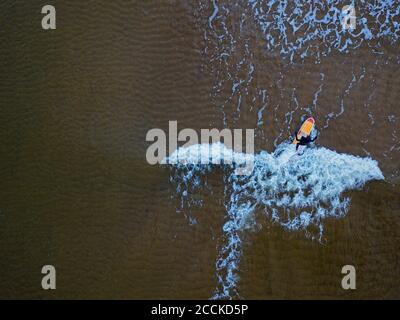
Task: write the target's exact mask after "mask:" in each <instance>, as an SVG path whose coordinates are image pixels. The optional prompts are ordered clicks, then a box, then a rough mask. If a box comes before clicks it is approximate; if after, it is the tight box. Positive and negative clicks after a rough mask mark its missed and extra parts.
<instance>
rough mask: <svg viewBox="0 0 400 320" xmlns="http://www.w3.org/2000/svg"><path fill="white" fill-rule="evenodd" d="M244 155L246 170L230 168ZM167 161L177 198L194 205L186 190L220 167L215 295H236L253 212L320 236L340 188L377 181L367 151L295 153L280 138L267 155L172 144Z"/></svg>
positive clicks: (338, 207)
mask: <svg viewBox="0 0 400 320" xmlns="http://www.w3.org/2000/svg"><path fill="white" fill-rule="evenodd" d="M202 159H203V162H202ZM204 159H209V160H211V159H212V163H210V164H206V163H205V162H204ZM232 159H233V161H231V160H232ZM249 159H250V160H252V161H254V162H253V163H254V166H253V170H252V171H251V173H249V174H248V175H238V174H236V170H235V169H236V168H237V166H241V165H243V163H244V162H246V161H249ZM226 160H228V161H226ZM167 163H173V164H170V166H171V167H173V170H172V171H171V172H172V174H171V180H172V181H173V182H174V183H175V185H176V193H177V196H178V197H180V199H181V201H182V204H184V203H186V204H188V205H200V206H201V205H202V203H198V202H196V201H197V200H196V199H191V195H192V194H194V193H195V192H199V191H201V190H202V189H203V187H205V186H204V185H203V184H202V183H201V181H202V179H201V178H202V176H204V175H208V174H210V173H211V172H212V171H213V169H215V168H216V167H223V170H222V171H223V179H224V184H225V223H224V226H223V233H224V244H223V246H222V247H221V248H220V249H219V255H218V257H217V259H216V270H217V279H218V286H217V289H216V291H215V294H214V296H213V298H216V299H219V298H232V297H235V296H236V297H238V296H239V293H238V292H237V290H236V285H237V282H238V280H239V272H238V271H239V263H240V258H241V255H242V251H243V237H242V235H243V232H245V231H246V230H247V231H249V230H250V231H251V230H253V229H254V228H255V227H259V226H258V225H257V222H256V217H257V216H260V215H261V216H262V217H263V218H265V219H266V221H267V222H269V223H273V224H276V225H279V226H281V227H282V228H284V229H286V230H303V231H304V233H305V235H306V236H307V237H310V238H313V239H317V240H321V237H322V235H323V230H324V227H323V226H324V220H325V219H326V218H338V217H342V216H343V215H345V214H346V213H347V211H348V209H349V206H350V198H349V197H348V196H345V195H344V192H345V191H347V190H353V189H360V188H362V187H363V186H364V184H365V183H367V182H368V181H370V180H382V179H384V176H383V174H382V172H381V170H380V169H379V167H378V163H377V162H376V161H375V160H373V159H371V158H369V157H366V158H361V157H357V156H353V155H349V154H339V153H337V152H335V151H332V150H329V149H326V148H323V147H318V148H317V147H314V148H309V149H307V150H306V152H305V153H304V154H303V155H302V156H297V154H296V152H295V147H294V145H291V144H288V143H286V142H285V143H282V144H280V145H279V146H278V147H277V148H276V150H275V151H274V152H273V153H268V152H266V151H262V152H260V153H258V154H255V155H250V154H244V153H237V152H233V151H232V150H230V149H228V148H226V147H225V146H224V145H223V144H222V143H214V144H211V145H209V144H200V145H199V144H197V145H193V146H190V147H187V148H178V149H177V150H176V151H175V152H174V154H172V155H171V156H170V157H169V158H166V159H164V164H167ZM224 163H225V164H224ZM208 187H209V186H208ZM191 219H193V217H191Z"/></svg>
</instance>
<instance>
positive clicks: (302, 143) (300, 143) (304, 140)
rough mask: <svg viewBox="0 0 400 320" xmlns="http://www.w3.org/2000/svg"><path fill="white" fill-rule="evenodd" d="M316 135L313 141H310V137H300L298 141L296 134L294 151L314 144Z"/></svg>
mask: <svg viewBox="0 0 400 320" xmlns="http://www.w3.org/2000/svg"><path fill="white" fill-rule="evenodd" d="M317 138H318V135H316V136H315V138H314V139H311V136H307V137H301V138H300V139H299V137H298V136H297V134H296V139H297V141H298V142H297V144H296V150H297V149H298V148H299V146H306V145H308V144H309V143H311V142H314V141H315V140H317Z"/></svg>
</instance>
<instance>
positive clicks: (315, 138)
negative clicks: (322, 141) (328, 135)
mask: <svg viewBox="0 0 400 320" xmlns="http://www.w3.org/2000/svg"><path fill="white" fill-rule="evenodd" d="M317 138H318V134H317V135H316V136H315V137H314V138H313V139H311V140H310V142H314V141H315V140H317Z"/></svg>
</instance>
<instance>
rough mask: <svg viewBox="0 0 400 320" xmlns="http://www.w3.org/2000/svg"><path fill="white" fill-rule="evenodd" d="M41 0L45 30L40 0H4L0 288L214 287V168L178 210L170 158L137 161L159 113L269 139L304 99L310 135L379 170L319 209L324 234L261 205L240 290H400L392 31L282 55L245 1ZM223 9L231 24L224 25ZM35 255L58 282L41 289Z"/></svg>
mask: <svg viewBox="0 0 400 320" xmlns="http://www.w3.org/2000/svg"><path fill="white" fill-rule="evenodd" d="M52 4H53V5H54V6H55V7H56V9H57V30H51V31H43V30H42V29H41V24H40V22H41V17H42V16H41V14H40V10H41V5H42V4H41V3H40V2H37V1H29V2H24V3H22V2H15V1H3V2H2V3H1V5H0V9H1V10H0V16H1V21H3V24H2V28H1V30H0V37H1V40H2V41H1V42H2V46H1V48H0V57H1V62H0V65H1V76H0V79H1V81H0V83H1V86H0V97H1V99H0V103H1V111H2V112H1V117H0V119H1V126H0V135H1V148H0V150H1V153H0V159H1V160H0V168H1V170H0V256H1V259H0V298H46V299H47V298H84V299H85V298H112V299H119V298H123V299H135V298H144V299H150V298H157V299H160V298H161V299H164V298H169V299H184V298H200V299H207V298H210V297H211V296H212V295H213V294H214V291H215V288H216V287H217V274H216V270H215V261H216V257H217V256H218V252H219V250H220V247H221V245H222V243H223V241H224V236H223V232H222V226H223V224H224V221H225V219H226V218H225V209H224V206H223V204H224V197H225V195H224V186H223V181H222V179H221V173H220V172H218V171H217V172H215V173H212V174H210V176H209V179H210V184H211V185H213V193H212V195H210V194H208V193H206V192H205V193H204V194H202V195H198V196H199V197H202V199H203V200H204V205H203V206H200V207H197V208H193V209H192V210H191V212H190V213H189V212H185V211H183V212H182V210H178V208H179V201H180V200H179V197H177V196H176V194H175V185H174V184H173V183H171V182H170V174H171V172H170V171H169V170H168V168H165V167H160V166H150V165H149V164H148V163H147V162H146V159H145V153H146V149H147V147H148V145H149V143H148V142H146V141H145V136H146V133H147V131H148V130H149V129H151V128H163V129H165V130H166V129H167V128H168V121H169V120H178V125H179V128H185V127H189V128H193V129H196V130H199V129H200V128H211V127H217V128H222V127H224V126H226V127H229V128H256V150H257V151H260V150H268V151H269V152H271V151H273V149H274V148H275V146H276V145H278V144H279V143H281V142H282V141H284V140H285V139H287V137H288V136H289V135H290V133H291V132H293V131H294V130H295V127H296V126H297V125H298V124H299V121H300V117H301V116H302V115H304V114H307V112H308V111H307V110H306V107H307V106H312V107H311V111H312V114H313V116H314V117H315V118H316V119H317V125H319V126H318V128H319V129H320V138H319V139H318V145H319V146H324V147H326V148H329V149H332V150H336V151H337V152H340V153H348V154H352V155H359V156H363V157H365V156H367V155H370V156H371V157H372V158H373V159H375V160H377V161H378V164H379V167H380V169H381V170H382V172H383V174H384V175H385V180H384V181H371V182H368V183H367V184H366V185H365V186H364V187H363V188H362V189H360V190H353V191H347V195H348V196H350V197H351V203H350V209H349V211H348V212H347V214H346V215H345V216H344V217H342V218H339V219H327V221H326V222H325V227H324V234H323V239H322V241H315V240H310V239H309V238H308V237H306V236H305V234H304V232H303V231H293V232H288V231H286V230H284V229H283V228H282V227H280V226H278V225H275V224H273V223H269V222H266V221H264V222H262V223H261V225H262V227H261V228H260V229H259V230H258V231H257V232H245V233H244V235H243V237H244V246H243V254H242V257H241V260H240V268H239V270H240V280H239V281H238V284H237V292H238V296H240V297H242V298H246V299H276V298H290V299H293V298H300V299H304V298H324V299H325V298H337V299H349V298H350V299H354V298H374V299H381V298H397V299H398V298H400V280H399V279H400V262H399V261H400V250H399V249H400V245H399V243H400V231H399V230H400V200H399V199H400V188H399V169H400V167H399V160H400V153H399V137H398V131H399V116H400V114H399V107H398V104H399V101H400V91H399V88H400V68H399V66H400V65H399V63H398V61H399V60H398V57H399V55H400V48H399V45H398V43H399V42H394V43H391V42H390V41H388V40H387V41H386V40H382V44H381V46H380V47H379V51H380V52H382V53H383V54H374V53H372V49H371V48H370V46H369V45H367V44H362V45H361V46H360V47H359V48H356V49H352V50H350V52H349V53H340V52H331V53H329V54H327V56H326V57H323V58H321V61H320V63H315V58H313V57H309V58H306V59H304V61H295V62H293V63H290V61H289V60H288V59H287V58H284V57H282V56H281V55H280V54H279V51H278V53H277V52H276V50H275V51H274V50H270V51H269V50H266V47H265V46H266V43H265V38H264V36H263V34H262V32H260V31H259V30H258V29H257V28H256V27H254V29H252V28H251V26H252V25H253V24H254V23H253V22H252V19H251V18H252V16H251V14H250V13H249V11H248V10H249V9H248V8H247V7H246V6H244V5H243V6H234V5H232V7H230V10H231V11H230V12H231V14H230V15H229V16H224V15H223V10H222V7H221V6H222V2H220V3H218V5H219V14H218V15H216V16H215V18H214V19H211V20H210V17H212V13H213V10H214V9H213V5H212V3H211V2H210V3H208V2H206V1H201V2H199V3H198V2H190V3H189V2H185V1H133V2H127V1H112V2H106V1H85V2H82V1H80V2H78V1H68V2H65V1H63V2H62V1H53V2H52ZM226 6H229V5H227V4H226ZM242 14H245V16H246V17H249V18H248V19H247V20H246V21H247V22H244V23H243V26H244V27H243V29H242V30H240V29H239V28H238V25H239V21H241V19H242V18H241V17H243V15H242ZM4 21H6V23H4ZM224 23H225V27H226V28H227V30H228V33H227V34H230V35H231V36H232V37H228V36H227V37H226V38H218V34H219V35H221V34H222V33H219V32H220V31H221V30H224ZM229 39H234V40H235V41H236V42H235V46H234V48H233V47H232V46H231V42H230V40H229ZM228 40H229V41H228ZM224 41H228V42H229V43H224ZM371 43H372V42H371ZM246 44H247V47H246ZM372 45H374V44H373V43H372V44H371V46H372ZM227 48H228V49H232V54H231V55H230V57H229V58H228V59H227V60H223V59H224V58H221V56H220V54H221V52H223V51H224V50H226V49H227ZM233 49H234V50H233ZM246 50H247V51H246ZM216 57H217V58H216ZM242 59H244V61H245V63H244V64H243V65H245V66H249V65H250V64H253V65H254V68H255V71H254V73H253V77H252V78H250V77H249V76H248V69H246V68H244V69H241V65H239V67H238V65H237V64H238V63H239V62H240V61H241V60H242ZM321 74H323V76H322V75H321ZM354 78H355V79H356V80H355V81H354V82H352V79H354ZM237 79H244V82H243V85H241V86H239V87H238V90H237V91H235V92H233V93H232V85H233V83H235V80H237ZM321 86H322V87H321ZM319 88H321V91H320V92H319V93H318V94H317V95H316V92H318V89H319ZM264 89H265V90H267V93H268V102H267V103H265V101H263V98H262V97H263V94H262V90H264ZM346 90H347V91H346ZM241 95H242V98H240V99H241V100H240V104H239V96H241ZM294 95H295V97H296V99H294ZM315 97H317V100H316V103H315V105H313V101H314V98H315ZM295 101H297V105H298V107H296V103H295ZM342 101H344V104H345V110H344V112H343V113H340V110H341V102H342ZM238 104H239V105H240V112H238V111H237V106H238ZM265 104H266V108H265V111H264V113H263V114H262V121H263V123H262V124H261V125H259V126H258V125H257V123H258V120H259V119H258V111H259V110H260V109H261V108H262V106H263V105H265ZM291 111H294V112H293V114H292V117H291V118H290V119H289V118H288V117H287V113H288V112H291ZM331 112H333V114H334V116H332V117H330V116H328V115H329V114H330V113H331ZM371 117H372V118H373V122H372V120H371ZM224 119H225V124H224ZM328 119H329V120H328ZM195 196H197V195H195ZM188 215H193V216H195V217H196V219H197V223H196V224H194V225H191V224H190V223H188V219H187V216H188ZM46 264H51V265H54V266H55V267H56V270H57V289H56V290H55V291H44V290H42V289H41V279H42V275H41V273H40V271H41V268H42V266H43V265H46ZM346 264H351V265H354V266H355V267H356V269H357V289H356V290H353V291H352V290H350V291H345V290H343V289H342V288H341V285H340V283H341V279H342V274H341V268H342V266H343V265H346Z"/></svg>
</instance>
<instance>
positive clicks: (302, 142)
mask: <svg viewBox="0 0 400 320" xmlns="http://www.w3.org/2000/svg"><path fill="white" fill-rule="evenodd" d="M314 126H315V120H314V118H313V117H310V118H308V119H307V120H306V121H304V122H303V124H302V125H301V127H300V128H299V129H298V130H296V132H295V133H294V136H295V139H294V140H293V144H296V151H297V153H298V154H299V155H301V154H302V153H303V151H304V149H305V148H306V146H307V145H308V144H310V143H311V142H314V141H315V140H316V139H317V138H318V135H316V136H315V137H314V138H311V132H312V131H313V129H314ZM301 146H303V147H301Z"/></svg>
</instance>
